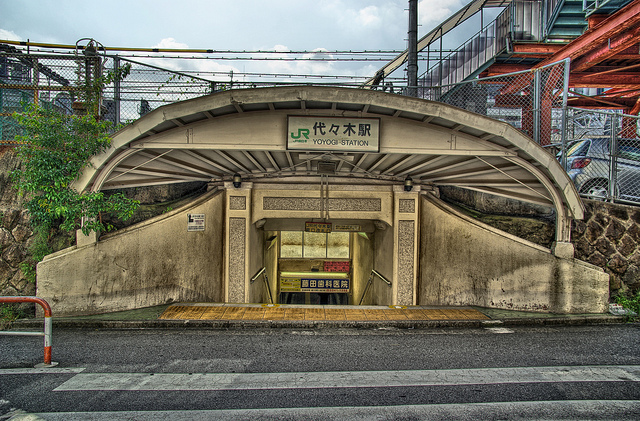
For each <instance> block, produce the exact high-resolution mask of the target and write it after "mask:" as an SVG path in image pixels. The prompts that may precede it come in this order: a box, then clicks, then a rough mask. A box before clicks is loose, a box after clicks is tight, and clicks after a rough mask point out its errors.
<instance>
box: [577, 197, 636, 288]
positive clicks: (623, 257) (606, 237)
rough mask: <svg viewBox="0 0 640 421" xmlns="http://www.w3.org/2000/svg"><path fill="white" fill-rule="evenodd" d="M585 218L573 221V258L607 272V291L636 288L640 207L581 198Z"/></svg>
mask: <svg viewBox="0 0 640 421" xmlns="http://www.w3.org/2000/svg"><path fill="white" fill-rule="evenodd" d="M584 204H585V218H584V220H582V221H574V224H573V229H572V233H571V237H572V239H573V243H574V244H575V248H576V254H575V256H576V258H577V259H580V260H584V261H586V262H589V263H591V264H593V265H596V266H599V267H601V268H603V269H604V270H605V272H607V273H608V274H609V275H610V280H611V281H610V282H611V284H610V290H611V295H612V296H615V295H616V294H618V293H620V292H626V291H630V292H636V291H638V290H639V289H640V248H639V247H638V245H639V244H640V208H639V207H636V206H625V205H619V204H615V205H614V204H611V203H606V202H598V201H593V200H585V201H584Z"/></svg>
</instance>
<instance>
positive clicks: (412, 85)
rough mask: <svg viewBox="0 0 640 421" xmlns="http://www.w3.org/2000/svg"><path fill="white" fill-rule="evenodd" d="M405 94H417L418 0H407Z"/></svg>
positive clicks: (415, 95)
mask: <svg viewBox="0 0 640 421" xmlns="http://www.w3.org/2000/svg"><path fill="white" fill-rule="evenodd" d="M407 60H408V63H407V79H408V85H409V86H408V89H407V95H408V96H413V97H417V96H418V0H409V48H408V55H407Z"/></svg>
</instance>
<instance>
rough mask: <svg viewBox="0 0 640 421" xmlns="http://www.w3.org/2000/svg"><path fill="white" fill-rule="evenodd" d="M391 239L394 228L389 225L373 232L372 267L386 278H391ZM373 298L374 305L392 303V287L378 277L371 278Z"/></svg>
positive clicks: (392, 249) (392, 248)
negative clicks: (373, 254) (373, 255)
mask: <svg viewBox="0 0 640 421" xmlns="http://www.w3.org/2000/svg"><path fill="white" fill-rule="evenodd" d="M393 240H394V230H393V227H391V226H389V227H386V228H385V229H383V230H377V231H376V233H375V251H374V253H375V257H374V260H373V261H374V263H373V268H374V269H375V270H377V271H378V272H380V273H381V274H382V275H384V276H385V277H386V278H387V279H389V280H391V279H393V273H394V272H393V261H394V259H393V257H394V256H393V251H394V247H393ZM371 288H373V298H372V303H371V304H375V305H391V304H392V303H393V289H391V288H390V287H389V286H387V284H385V283H384V282H382V281H381V280H380V279H378V278H375V279H374V280H373V285H372V286H371Z"/></svg>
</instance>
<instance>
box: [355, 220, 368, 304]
mask: <svg viewBox="0 0 640 421" xmlns="http://www.w3.org/2000/svg"><path fill="white" fill-rule="evenodd" d="M368 236H369V238H365V237H363V236H361V235H359V234H358V233H357V232H354V233H352V234H351V250H352V254H351V261H352V262H353V266H352V269H351V277H352V282H353V286H352V298H351V300H352V301H351V304H359V303H360V299H361V298H362V294H363V293H364V289H365V288H366V287H367V281H368V280H369V274H370V273H371V269H372V268H373V241H372V238H371V237H372V236H373V235H372V234H371V233H370V234H368ZM372 291H373V290H372V289H371V288H370V290H369V291H368V292H367V296H366V297H365V300H364V301H363V303H362V304H371V293H372Z"/></svg>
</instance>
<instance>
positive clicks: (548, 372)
mask: <svg viewBox="0 0 640 421" xmlns="http://www.w3.org/2000/svg"><path fill="white" fill-rule="evenodd" d="M623 381H629V382H638V381H640V366H578V367H574V366H567V367H506V368H479V369H454V370H407V371H341V372H300V373H298V372H289V373H80V374H76V375H75V376H73V377H72V378H70V379H69V380H67V381H65V382H64V383H62V384H61V385H60V386H58V387H57V388H55V389H54V391H72V390H76V391H78V390H80V391H82V390H112V391H113V390H276V389H326V388H368V387H400V386H404V387H411V386H456V385H470V384H480V385H482V384H506V383H556V382H623Z"/></svg>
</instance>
